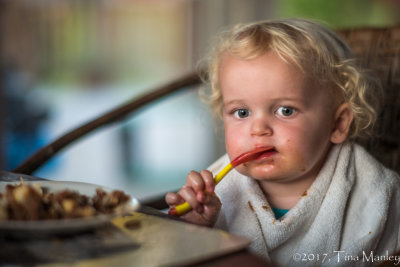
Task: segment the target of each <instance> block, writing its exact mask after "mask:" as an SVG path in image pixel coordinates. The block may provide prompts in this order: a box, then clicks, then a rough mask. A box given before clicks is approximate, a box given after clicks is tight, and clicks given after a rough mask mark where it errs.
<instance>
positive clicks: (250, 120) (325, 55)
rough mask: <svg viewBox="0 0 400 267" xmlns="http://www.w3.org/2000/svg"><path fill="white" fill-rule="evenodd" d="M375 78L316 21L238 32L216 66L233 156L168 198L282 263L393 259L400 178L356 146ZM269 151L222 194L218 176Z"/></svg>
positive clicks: (220, 110) (399, 242) (215, 92)
mask: <svg viewBox="0 0 400 267" xmlns="http://www.w3.org/2000/svg"><path fill="white" fill-rule="evenodd" d="M370 77H371V76H370V75H367V74H366V72H365V71H364V70H362V69H360V67H359V66H358V65H357V64H356V63H355V62H354V60H353V55H352V52H351V51H350V49H349V47H348V46H347V45H346V44H345V43H344V42H343V41H342V40H341V39H340V38H339V37H338V36H337V35H336V34H335V33H333V32H332V31H331V30H329V29H328V28H326V27H325V26H322V25H320V24H318V23H315V22H312V21H308V20H301V19H287V20H275V21H263V22H257V23H253V24H247V25H239V26H236V27H234V28H233V29H232V30H231V31H230V32H228V33H225V34H223V35H222V37H221V39H220V42H219V43H218V45H217V46H216V48H215V49H214V51H213V52H212V57H211V60H210V63H209V68H208V79H209V81H210V83H211V95H210V104H211V107H212V109H213V110H214V111H215V112H216V113H217V114H218V115H219V116H220V117H221V118H222V120H223V123H224V129H225V140H226V141H225V142H226V151H227V154H226V155H225V156H223V157H222V158H220V159H219V160H217V161H216V162H215V163H214V164H212V166H211V167H210V168H209V169H208V170H203V171H201V172H200V173H198V172H194V171H192V172H190V173H189V175H188V178H187V182H186V185H184V186H183V187H182V188H181V189H180V190H179V192H178V193H172V192H171V193H168V194H167V195H166V202H167V203H168V205H170V207H174V206H176V205H178V204H180V203H183V202H185V201H187V202H188V203H189V204H190V206H191V207H192V210H191V211H190V212H188V213H186V214H185V215H182V216H181V218H182V219H184V220H186V221H188V222H191V223H196V224H200V225H205V226H211V227H216V228H219V229H223V230H226V231H228V232H230V233H234V234H239V235H243V236H247V237H249V238H250V239H252V241H253V242H252V244H251V249H252V250H253V251H255V252H256V253H258V254H260V255H263V256H264V257H266V258H268V259H269V260H271V261H272V262H273V263H274V264H277V265H282V266H291V265H294V266H296V265H334V266H338V265H339V266H340V265H350V266H353V265H355V264H360V265H363V266H364V265H368V264H376V262H377V258H376V257H379V259H380V261H382V260H384V259H388V260H389V257H388V256H386V255H391V254H393V253H395V252H396V251H397V250H400V231H399V228H400V227H399V223H400V184H399V176H398V175H397V174H396V173H395V172H393V171H391V170H388V169H386V168H385V167H383V166H382V165H381V164H380V163H378V162H377V161H376V160H375V159H374V158H372V157H371V156H370V155H369V154H368V153H367V152H366V151H365V150H364V149H363V148H362V147H361V146H359V145H357V144H356V143H355V142H354V141H353V140H354V138H356V137H359V136H360V135H362V134H365V133H367V131H368V130H369V129H370V128H371V126H372V125H373V123H374V121H375V120H376V117H377V116H376V111H375V109H374V107H375V106H376V103H374V100H375V99H376V96H375V95H378V92H379V89H380V88H379V86H378V83H376V82H375V80H373V79H372V78H370ZM260 147H269V148H271V147H272V149H269V150H268V151H266V152H265V153H263V154H262V155H261V156H259V157H257V159H256V160H253V161H250V162H247V163H245V164H241V165H239V166H237V167H236V168H235V169H234V170H232V171H231V172H230V173H228V175H227V176H226V177H225V178H224V179H223V180H222V181H221V182H220V183H219V184H218V186H217V187H215V184H214V181H213V174H214V175H215V174H216V173H217V172H218V171H219V170H221V169H222V168H223V167H224V166H225V165H226V164H228V163H229V162H230V161H231V160H233V159H234V158H236V157H237V156H238V155H240V154H242V153H244V152H248V151H252V150H254V149H257V148H260ZM385 257H387V258H385ZM391 259H392V260H397V258H391ZM378 261H379V260H378ZM399 261H400V260H399Z"/></svg>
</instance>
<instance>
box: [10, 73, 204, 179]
mask: <svg viewBox="0 0 400 267" xmlns="http://www.w3.org/2000/svg"><path fill="white" fill-rule="evenodd" d="M200 82H201V80H200V78H199V76H198V75H197V74H195V73H191V74H188V75H185V76H183V77H181V78H179V79H177V80H175V81H172V82H170V83H169V84H167V85H164V86H161V87H160V88H157V89H155V90H151V91H150V93H147V94H145V95H143V96H140V97H138V98H134V99H132V100H131V101H129V102H127V103H126V104H124V105H122V106H119V107H116V108H115V109H113V110H111V111H109V112H107V113H105V114H104V115H101V116H100V117H98V118H96V119H94V120H92V121H89V122H88V123H86V124H84V125H82V126H80V127H78V128H76V129H73V130H72V131H70V132H68V133H66V134H65V135H63V136H61V137H60V138H58V139H57V140H55V141H54V142H52V143H50V144H48V145H46V146H45V147H43V148H41V149H40V150H38V151H37V152H36V153H34V154H33V155H32V156H30V157H29V158H28V159H27V160H25V161H24V162H23V163H22V164H20V165H19V166H17V167H16V168H15V169H14V170H13V172H16V173H23V174H32V173H33V172H34V171H36V170H37V169H38V168H39V167H40V166H42V165H43V164H44V163H45V162H46V161H48V160H49V159H50V158H52V157H53V156H54V155H55V154H56V153H58V152H59V151H61V150H62V149H64V148H65V147H67V146H68V145H69V144H71V143H73V142H75V141H77V140H78V139H79V138H81V137H83V136H85V135H86V134H89V133H91V132H93V131H94V130H97V129H99V128H100V127H103V126H106V125H109V124H111V123H114V122H116V121H119V120H121V119H123V118H124V117H126V116H128V115H129V114H131V113H132V112H134V111H135V110H137V109H139V108H141V107H143V106H144V105H146V104H148V103H151V102H152V101H155V100H157V99H160V98H162V97H163V96H166V95H169V94H171V93H174V92H176V91H179V90H182V89H186V88H192V86H193V85H197V84H199V83H200Z"/></svg>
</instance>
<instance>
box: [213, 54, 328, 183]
mask: <svg viewBox="0 0 400 267" xmlns="http://www.w3.org/2000/svg"><path fill="white" fill-rule="evenodd" d="M219 80H220V86H221V89H222V96H223V121H224V125H225V138H226V149H227V152H228V155H229V157H230V159H231V160H232V159H234V158H235V157H237V156H238V155H240V154H242V153H244V152H247V151H250V150H253V149H255V148H257V147H263V146H272V147H274V150H273V151H272V153H267V154H265V155H264V156H263V157H262V158H261V159H258V160H256V161H252V162H249V163H246V164H242V165H240V166H238V167H237V168H236V169H237V170H238V171H239V172H241V173H242V174H244V175H247V176H251V177H253V178H255V179H258V180H268V181H275V180H276V181H281V182H285V181H293V180H297V179H301V178H315V177H316V175H317V174H318V172H319V170H320V168H321V166H322V164H323V162H324V159H325V156H326V154H327V152H328V150H329V148H330V145H331V142H330V138H331V134H332V131H333V128H334V124H335V123H334V121H335V120H334V117H335V114H334V113H335V112H334V111H335V109H334V106H333V100H332V96H331V94H329V93H328V88H321V87H319V86H318V85H317V83H316V82H313V81H312V80H311V79H310V78H308V77H307V76H305V75H304V74H303V73H302V72H301V71H300V70H298V69H297V68H296V67H294V66H291V65H289V64H287V63H286V62H284V61H283V60H282V59H281V58H280V57H279V56H278V55H276V54H275V53H274V52H268V53H266V54H265V55H263V56H261V57H258V58H256V59H252V60H239V59H237V58H234V57H233V56H231V55H229V54H225V55H224V56H223V58H222V61H221V65H220V72H219Z"/></svg>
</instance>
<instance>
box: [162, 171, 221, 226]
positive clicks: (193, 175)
mask: <svg viewBox="0 0 400 267" xmlns="http://www.w3.org/2000/svg"><path fill="white" fill-rule="evenodd" d="M214 188H215V183H214V178H213V175H212V173H211V172H210V171H208V170H203V171H201V172H200V173H198V172H195V171H191V172H190V173H189V174H188V177H187V180H186V184H185V185H184V186H183V187H182V188H181V189H180V190H179V192H178V193H177V194H176V193H172V192H170V193H168V194H167V195H166V196H165V201H166V202H167V204H168V205H169V206H170V207H174V206H176V205H179V204H182V203H184V202H185V201H187V202H188V203H189V205H190V206H191V207H192V210H191V211H189V212H188V213H186V214H184V215H182V216H181V218H182V219H184V220H185V221H188V222H191V223H195V224H199V225H204V226H213V225H214V224H215V222H216V220H217V217H218V213H219V210H220V209H221V202H220V200H219V198H218V197H217V196H216V195H215V193H214Z"/></svg>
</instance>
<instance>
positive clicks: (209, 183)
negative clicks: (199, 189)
mask: <svg viewBox="0 0 400 267" xmlns="http://www.w3.org/2000/svg"><path fill="white" fill-rule="evenodd" d="M200 175H201V177H202V178H203V181H204V183H205V190H206V191H207V192H208V193H213V192H214V189H215V182H214V176H213V174H212V173H211V172H210V171H208V170H202V171H201V172H200Z"/></svg>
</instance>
